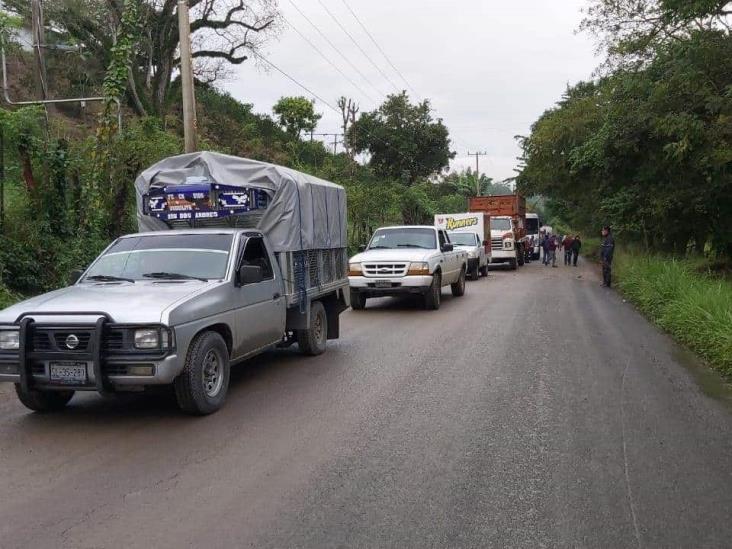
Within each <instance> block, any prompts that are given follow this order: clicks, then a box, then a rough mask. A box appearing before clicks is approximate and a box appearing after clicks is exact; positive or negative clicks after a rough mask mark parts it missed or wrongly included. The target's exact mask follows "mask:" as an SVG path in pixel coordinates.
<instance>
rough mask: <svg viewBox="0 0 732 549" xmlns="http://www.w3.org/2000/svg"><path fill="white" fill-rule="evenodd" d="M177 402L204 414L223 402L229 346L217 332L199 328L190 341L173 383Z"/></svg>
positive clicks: (227, 380) (189, 410) (188, 409)
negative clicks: (201, 331) (181, 366)
mask: <svg viewBox="0 0 732 549" xmlns="http://www.w3.org/2000/svg"><path fill="white" fill-rule="evenodd" d="M173 387H174V388H175V398H176V400H177V401H178V406H179V407H180V409H181V410H183V411H184V412H187V413H189V414H194V415H199V416H205V415H207V414H212V413H214V412H215V411H217V410H218V409H220V408H221V406H223V404H224V401H225V400H226V393H227V392H228V390H229V350H228V348H227V347H226V342H225V341H224V338H222V337H221V335H219V334H218V333H217V332H203V333H201V334H198V335H197V336H196V337H195V338H194V339H193V341H192V342H191V345H190V347H189V348H188V354H187V355H186V363H185V366H184V367H183V371H182V372H181V374H180V375H179V376H178V377H177V378H175V382H174V383H173Z"/></svg>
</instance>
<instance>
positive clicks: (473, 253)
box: [468, 252, 478, 259]
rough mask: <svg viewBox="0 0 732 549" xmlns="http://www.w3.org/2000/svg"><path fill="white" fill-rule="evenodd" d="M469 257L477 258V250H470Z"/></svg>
mask: <svg viewBox="0 0 732 549" xmlns="http://www.w3.org/2000/svg"><path fill="white" fill-rule="evenodd" d="M468 257H469V258H470V259H475V258H476V257H478V254H477V253H475V252H468Z"/></svg>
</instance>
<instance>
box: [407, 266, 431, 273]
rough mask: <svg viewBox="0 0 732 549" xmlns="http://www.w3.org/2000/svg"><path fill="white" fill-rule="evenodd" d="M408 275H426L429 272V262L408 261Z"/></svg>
mask: <svg viewBox="0 0 732 549" xmlns="http://www.w3.org/2000/svg"><path fill="white" fill-rule="evenodd" d="M407 274H408V275H411V276H427V275H429V274H430V265H429V263H410V264H409V271H407Z"/></svg>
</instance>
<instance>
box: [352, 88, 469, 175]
mask: <svg viewBox="0 0 732 549" xmlns="http://www.w3.org/2000/svg"><path fill="white" fill-rule="evenodd" d="M348 142H349V145H350V147H351V148H352V149H353V150H354V151H355V152H357V153H362V152H368V153H369V154H370V155H371V161H370V164H371V166H373V168H374V171H375V172H376V173H377V174H379V175H381V176H383V177H390V178H393V179H403V180H404V181H405V182H406V183H407V184H412V183H415V182H416V181H418V180H419V179H420V178H424V177H428V176H430V175H432V174H434V173H436V172H440V171H442V170H443V169H445V168H447V167H448V164H449V162H450V159H451V158H453V157H454V156H455V153H454V152H451V151H450V139H449V136H448V130H447V128H446V127H445V125H444V124H443V123H442V120H440V119H438V120H434V119H433V117H432V109H431V107H430V103H429V101H427V100H425V101H422V102H421V103H418V104H416V105H413V104H412V103H411V102H410V101H409V97H408V96H407V94H406V92H403V93H400V94H398V95H390V96H389V97H388V98H387V100H386V101H385V102H384V103H383V104H382V105H381V106H380V107H379V108H378V109H376V110H375V111H371V112H366V113H364V114H363V115H361V117H360V118H359V119H358V120H357V121H356V122H355V123H354V124H352V125H351V127H350V129H349V134H348Z"/></svg>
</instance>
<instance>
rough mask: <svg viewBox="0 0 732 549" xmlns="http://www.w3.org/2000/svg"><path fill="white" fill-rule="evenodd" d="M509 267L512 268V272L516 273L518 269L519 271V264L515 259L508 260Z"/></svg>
mask: <svg viewBox="0 0 732 549" xmlns="http://www.w3.org/2000/svg"><path fill="white" fill-rule="evenodd" d="M508 266H509V267H510V268H511V270H512V271H515V270H516V269H518V262H517V261H516V259H515V258H514V259H509V260H508Z"/></svg>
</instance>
